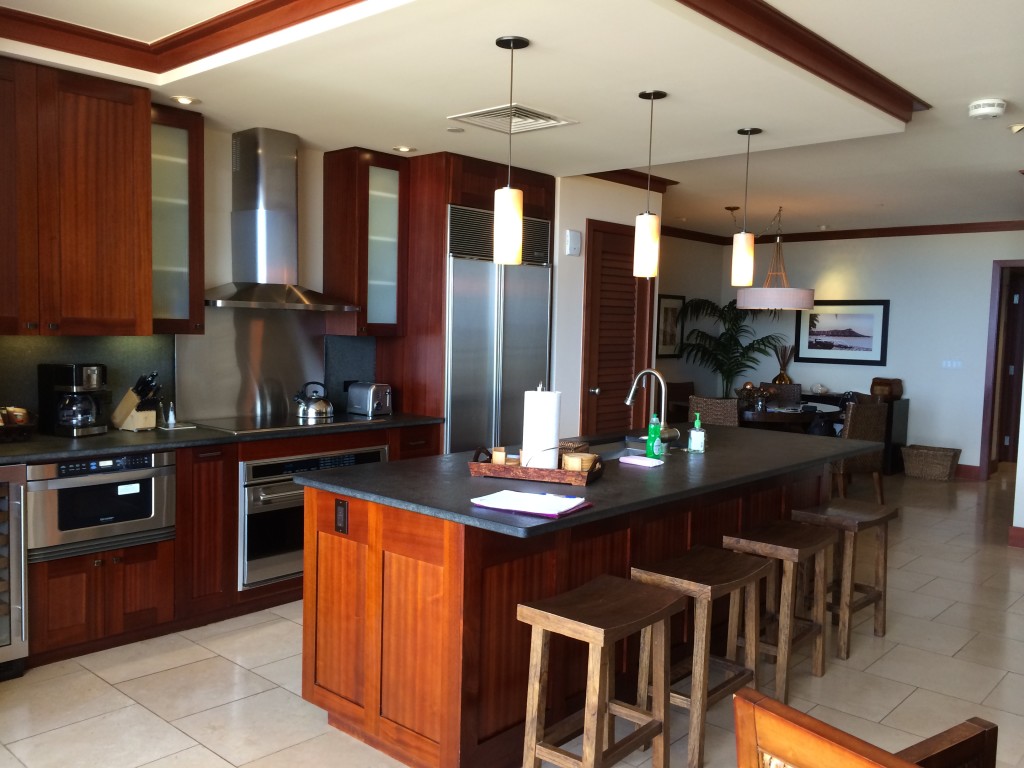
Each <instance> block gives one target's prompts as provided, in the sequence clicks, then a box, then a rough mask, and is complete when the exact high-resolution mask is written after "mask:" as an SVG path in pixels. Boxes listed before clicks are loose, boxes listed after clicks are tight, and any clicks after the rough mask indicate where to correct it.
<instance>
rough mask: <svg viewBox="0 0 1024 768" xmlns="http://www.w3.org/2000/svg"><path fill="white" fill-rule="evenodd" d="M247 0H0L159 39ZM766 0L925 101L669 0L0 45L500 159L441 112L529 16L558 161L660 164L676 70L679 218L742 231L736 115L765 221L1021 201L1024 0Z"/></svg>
mask: <svg viewBox="0 0 1024 768" xmlns="http://www.w3.org/2000/svg"><path fill="white" fill-rule="evenodd" d="M243 4H244V3H242V2H238V1H237V0H175V2H171V3H168V2H166V0H90V1H89V2H88V3H68V2H67V0H0V5H2V6H4V7H7V8H12V9H15V10H22V11H25V12H28V13H33V14H37V15H41V16H45V17H51V18H57V19H61V20H64V21H68V22H71V23H74V24H78V25H81V26H84V27H89V28H93V29H98V30H102V31H104V32H109V33H112V34H117V35H121V36H124V37H128V38H131V39H135V40H140V41H143V42H146V43H152V42H154V41H157V40H160V39H162V38H164V37H166V36H168V35H170V34H173V33H175V32H177V31H180V30H182V29H185V28H188V27H190V26H192V25H194V24H197V23H199V22H201V21H204V20H206V19H208V18H211V17H213V16H215V15H217V14H219V13H223V12H224V11H226V10H230V9H231V8H233V7H237V6H240V5H243ZM771 4H772V5H774V6H775V7H776V8H778V9H779V10H780V11H782V12H783V13H785V14H787V15H789V16H790V17H792V18H793V19H795V20H796V21H798V22H799V23H801V24H803V25H804V26H806V27H808V28H810V29H811V30H812V31H814V32H816V33H817V34H819V35H821V36H822V37H824V38H826V39H827V40H829V41H831V42H832V43H834V44H835V45H837V46H838V47H839V48H841V49H843V50H844V51H846V52H847V53H848V54H850V55H851V56H853V57H854V58H856V59H859V60H860V61H862V62H863V63H865V64H867V65H868V66H870V67H871V68H873V69H875V70H877V71H878V72H880V73H882V74H883V75H885V76H886V77H888V78H889V79H890V80H892V81H893V82H895V83H896V84H898V85H900V86H901V87H903V88H905V89H906V90H908V91H910V92H911V93H913V94H914V95H915V96H917V97H918V98H920V99H921V100H923V101H925V102H927V103H929V104H931V105H932V109H931V110H929V111H925V112H918V113H915V115H914V117H913V120H912V121H911V122H910V123H909V124H907V125H904V124H903V123H902V122H900V121H898V120H896V119H894V118H892V117H890V116H888V115H886V114H883V113H882V112H880V111H878V110H876V109H874V108H873V107H870V106H868V105H867V104H865V103H864V102H861V101H859V100H858V99H856V98H854V97H852V96H850V95H848V94H846V93H845V92H843V91H840V90H838V89H836V88H834V87H833V86H830V85H828V84H826V83H824V82H823V81H821V80H818V79H817V78H815V77H813V76H811V75H809V74H808V73H806V72H805V71H803V70H802V69H799V68H797V67H796V66H794V65H792V64H790V63H788V62H786V61H784V60H782V59H780V58H778V57H776V56H774V55H773V54H771V53H769V52H767V51H765V50H763V49H761V48H760V47H759V46H757V45H754V44H753V43H750V42H749V41H747V40H745V39H742V38H740V37H738V36H736V35H734V34H732V33H731V32H729V31H728V30H726V29H724V28H722V27H720V26H718V25H717V24H715V23H713V22H711V21H708V20H707V19H705V18H704V17H702V16H700V15H699V14H696V13H694V12H693V11H690V10H689V9H687V8H685V7H683V6H682V5H680V4H679V3H677V2H675V0H556V1H554V2H553V1H552V0H366V2H363V3H360V4H357V5H355V6H351V7H350V8H349V9H346V10H344V11H342V12H340V13H336V14H334V15H333V16H331V17H325V18H321V19H319V20H317V21H316V22H314V23H311V24H310V25H308V27H307V29H306V30H305V31H306V32H307V33H308V36H307V37H305V38H304V39H302V40H299V41H294V42H283V43H282V44H280V45H279V46H278V47H276V48H274V49H272V50H268V51H265V52H255V53H254V52H252V51H240V52H239V55H242V54H244V55H245V56H244V57H243V58H238V60H231V58H233V57H217V58H215V59H213V60H210V61H206V62H197V63H196V65H193V66H191V67H186V68H183V69H182V70H178V71H172V72H169V73H164V74H162V75H154V74H152V73H146V72H141V71H137V70H127V69H125V68H123V67H116V66H113V65H110V64H106V63H103V62H99V61H91V60H86V59H82V58H80V57H74V56H70V55H68V54H63V53H60V52H58V51H49V50H45V49H41V48H37V47H33V46H27V45H24V44H20V43H17V42H14V41H10V40H4V39H0V53H6V54H8V55H14V56H19V57H23V58H29V59H32V60H36V61H40V62H44V63H51V64H55V65H57V66H62V67H68V68H75V69H81V70H84V71H92V72H96V73H98V74H101V75H103V76H107V77H115V78H118V79H124V80H129V81H133V82H138V83H141V84H144V85H146V86H147V87H149V88H151V89H152V90H153V92H154V100H156V101H163V102H167V101H168V99H169V97H170V96H171V95H175V94H181V93H185V94H188V95H190V96H194V97H197V98H199V99H201V100H202V103H201V104H200V105H198V106H197V107H196V109H198V110H199V111H201V112H203V114H204V115H205V116H206V117H207V119H208V120H210V121H211V122H212V123H213V124H214V125H216V126H218V127H222V128H224V129H226V130H239V129H244V128H250V127H253V126H265V127H270V128H276V129H279V130H285V131H291V132H294V133H297V134H299V135H300V136H301V137H302V139H303V141H304V142H305V143H306V144H307V145H309V146H312V147H315V148H318V149H336V148H340V147H346V146H352V145H360V146H366V147H369V148H373V149H379V150H385V151H390V150H391V148H392V147H394V146H396V145H400V144H405V145H410V146H413V147H416V148H417V150H418V152H420V153H425V152H436V151H442V150H447V151H452V152H458V153H462V154H467V155H472V156H475V157H482V158H486V159H491V160H495V161H499V162H505V161H506V160H507V151H508V142H507V138H506V137H504V136H502V134H500V133H496V132H494V131H489V130H486V129H483V128H478V127H474V126H466V127H465V131H464V132H463V133H451V132H449V131H448V130H447V129H448V128H451V127H454V126H456V125H458V124H456V123H454V122H452V121H450V120H448V119H447V117H448V116H449V115H454V114H457V113H461V112H467V111H472V110H478V109H484V108H489V107H496V106H500V105H502V104H505V103H507V100H508V88H509V54H508V52H506V51H503V50H501V49H499V48H497V47H496V46H495V45H494V40H495V38H497V37H499V36H502V35H522V36H524V37H527V38H529V39H530V40H531V45H530V47H529V48H527V49H526V50H523V51H519V52H517V53H516V54H515V89H514V90H515V93H514V98H515V101H516V102H518V103H520V104H523V105H525V106H529V107H532V108H535V109H539V110H541V111H545V112H549V113H552V114H554V115H556V116H558V117H562V118H568V119H570V120H573V121H576V123H575V124H573V125H569V126H565V127H559V128H552V129H546V130H541V131H534V132H530V133H523V134H516V135H515V136H514V138H513V162H514V163H515V164H516V165H520V166H523V167H527V168H533V169H536V170H540V171H544V172H547V173H552V174H554V175H556V176H568V175H576V174H582V173H590V172H596V171H605V170H613V169H618V168H637V169H641V170H645V169H646V163H647V151H648V147H647V141H648V118H649V114H650V113H649V109H650V104H649V102H647V101H642V100H640V99H639V98H637V94H638V92H639V91H642V90H648V89H661V90H665V91H667V92H668V94H669V96H668V98H667V99H664V100H662V101H658V102H656V104H655V109H654V142H653V162H654V165H655V167H654V170H653V172H654V174H655V175H658V176H664V177H667V178H670V179H673V180H676V181H678V182H679V184H678V185H676V186H674V187H672V188H671V190H670V191H669V192H668V194H667V195H666V196H665V200H664V220H665V223H666V224H669V225H673V226H677V227H684V228H688V229H695V230H698V231H702V232H708V233H713V234H718V235H728V234H730V233H731V232H732V231H733V225H732V220H731V218H730V216H729V214H728V213H727V212H726V211H725V210H724V207H725V206H726V205H742V204H743V174H744V158H743V152H744V150H745V148H746V139H745V138H744V137H742V136H738V135H737V134H736V130H737V129H738V128H741V127H746V126H758V127H761V128H763V129H764V133H763V134H762V135H760V136H756V137H754V138H753V139H752V143H751V148H752V152H753V154H752V156H751V161H750V195H749V204H748V211H749V214H748V215H749V223H750V228H751V229H752V230H755V231H760V230H761V229H762V228H763V227H765V226H766V225H767V223H768V221H769V220H770V219H771V218H772V216H773V215H774V213H775V210H776V209H777V208H778V207H779V206H780V205H781V206H783V207H784V209H785V212H784V222H783V223H784V226H785V229H786V231H789V232H803V231H812V230H818V229H820V228H821V227H827V228H828V229H851V228H870V227H886V226H912V225H925V224H952V223H962V222H985V221H1002V220H1010V219H1024V176H1022V175H1021V174H1020V173H1018V170H1019V169H1022V168H1024V132H1022V133H1021V134H1017V135H1013V134H1011V132H1010V131H1009V130H1008V128H1009V126H1010V124H1012V123H1017V122H1024V42H1022V41H1021V40H1020V34H1019V33H1020V30H1021V29H1024V5H1022V4H1021V3H1020V2H1019V0H984V2H981V3H964V2H962V0H901V2H899V3H893V2H891V0H858V2H857V3H855V4H842V5H840V4H836V3H832V2H815V3H810V2H807V0H774V2H772V3H771ZM385 5H390V6H392V7H391V9H390V10H383V11H381V12H380V13H376V14H375V15H369V16H368V17H366V18H362V19H351V18H350V17H351V16H352V15H353V12H357V13H363V14H364V15H365V13H366V12H367V11H369V10H375V7H376V6H385ZM346 20H347V21H348V23H343V22H345V21H346ZM332 24H333V25H335V26H334V27H333V28H328V27H331V26H332ZM298 31H302V30H298ZM0 36H2V31H0ZM989 96H996V97H1000V98H1003V99H1005V100H1006V101H1007V102H1008V108H1007V113H1006V115H1005V116H1004V117H1002V118H1000V119H995V120H984V121H981V120H972V119H969V118H968V117H967V105H968V104H969V103H970V102H971V101H974V100H975V99H978V98H983V97H989ZM739 215H740V216H742V211H740V212H739Z"/></svg>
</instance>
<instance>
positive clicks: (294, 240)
mask: <svg viewBox="0 0 1024 768" xmlns="http://www.w3.org/2000/svg"><path fill="white" fill-rule="evenodd" d="M298 158H299V137H298V136H296V135H295V134H293V133H285V132H284V131H275V130H272V129H270V128H250V129H248V130H246V131H239V132H238V133H234V134H232V136H231V202H232V205H231V279H232V281H233V282H230V283H227V284H225V285H220V286H217V287H216V288H211V289H210V290H208V291H207V292H206V304H207V305H209V306H213V307H244V308H250V309H305V310H314V311H320V312H358V311H359V307H355V306H352V305H351V304H350V303H349V302H347V301H343V300H340V299H335V298H332V297H329V296H324V295H323V294H321V293H318V292H316V291H313V290H310V289H308V288H303V287H302V286H301V285H297V283H298V279H299V226H298Z"/></svg>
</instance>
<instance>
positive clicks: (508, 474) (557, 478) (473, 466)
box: [469, 461, 604, 485]
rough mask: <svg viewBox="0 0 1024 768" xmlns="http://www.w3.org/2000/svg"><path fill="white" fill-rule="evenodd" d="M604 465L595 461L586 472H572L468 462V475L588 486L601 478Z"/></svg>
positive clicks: (486, 462) (485, 462)
mask: <svg viewBox="0 0 1024 768" xmlns="http://www.w3.org/2000/svg"><path fill="white" fill-rule="evenodd" d="M603 471H604V465H603V464H601V462H600V461H595V462H594V465H593V466H592V467H591V468H590V470H589V471H588V472H573V471H571V470H568V469H532V468H530V467H522V466H508V465H506V464H491V463H490V462H488V461H471V462H469V474H471V475H472V476H473V477H504V478H508V479H509V480H536V481H537V482H540V483H566V484H568V485H589V484H590V483H592V482H594V481H595V480H597V478H599V477H600V476H601V473H602V472H603Z"/></svg>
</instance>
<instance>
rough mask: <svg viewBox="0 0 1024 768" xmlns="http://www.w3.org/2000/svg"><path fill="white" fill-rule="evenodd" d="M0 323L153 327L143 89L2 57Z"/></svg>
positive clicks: (14, 328)
mask: <svg viewBox="0 0 1024 768" xmlns="http://www.w3.org/2000/svg"><path fill="white" fill-rule="evenodd" d="M0 136H2V138H3V141H2V144H3V149H0V168H2V170H3V173H0V203H2V205H0V208H2V209H3V213H2V214H0V216H3V217H4V220H3V224H4V226H3V228H2V234H0V266H2V267H3V270H4V280H3V282H4V283H5V284H6V285H5V286H4V287H3V288H2V289H0V290H2V291H3V294H2V295H3V296H4V297H5V298H10V299H11V301H4V303H3V309H2V310H0V312H2V313H3V315H4V316H3V317H2V318H0V331H3V332H4V333H18V334H29V335H32V334H38V335H103V336H111V335H146V334H149V333H151V332H152V263H151V252H152V247H151V244H152V234H151V228H150V218H151V217H150V194H151V193H150V124H149V92H148V91H147V90H145V89H144V88H139V87H136V86H132V85H126V84H124V83H116V82H113V81H108V80H103V79H100V78H95V77H89V76H86V75H80V74H77V73H74V72H66V71H63V70H57V69H52V68H50V67H41V66H36V65H32V64H28V63H25V62H15V61H11V60H9V59H0Z"/></svg>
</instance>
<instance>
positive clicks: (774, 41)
mask: <svg viewBox="0 0 1024 768" xmlns="http://www.w3.org/2000/svg"><path fill="white" fill-rule="evenodd" d="M676 1H677V2H678V3H680V4H681V5H684V6H686V7H687V8H689V9H691V10H693V11H696V12H697V13H699V14H701V15H703V16H706V17H707V18H709V19H711V20H712V21H714V22H716V23H718V24H721V25H722V26H723V27H725V28H726V29H729V30H731V31H733V32H735V33H736V34H738V35H740V36H741V37H745V38H747V39H748V40H750V41H752V42H754V43H757V44H758V45H760V46H761V47H762V48H764V49H765V50H768V51H771V52H772V53H774V54H776V55H777V56H780V57H782V58H783V59H786V60H787V61H789V62H791V63H793V64H795V65H797V66H798V67H800V68H801V69H804V70H806V71H808V72H810V73H811V74H812V75H814V76H816V77H820V78H821V79H822V80H824V81H825V82H828V83H831V84H832V85H834V86H836V87H837V88H839V89H841V90H844V91H846V92H847V93H849V94H851V95H852V96H855V97H857V98H858V99H861V100H862V101H865V102H867V103H868V104H870V105H871V106H873V107H876V108H877V109H880V110H881V111H883V112H885V113H886V114H888V115H891V116H892V117H895V118H896V119H897V120H902V121H903V122H904V123H909V122H910V118H911V117H912V116H913V113H914V112H917V111H921V110H925V109H931V105H930V104H927V103H926V102H924V101H923V100H921V99H919V98H917V97H916V96H914V94H912V93H910V92H909V91H906V90H904V89H903V88H901V87H900V86H898V85H896V83H894V82H892V81H891V80H889V79H888V78H886V77H884V76H882V75H881V74H879V73H878V72H876V71H875V70H873V69H871V68H870V67H868V66H867V65H866V64H864V63H862V62H860V61H858V60H857V59H855V58H853V57H852V56H850V55H849V54H848V53H845V52H844V51H842V50H840V49H839V48H837V47H836V46H835V45H833V44H832V43H830V42H829V41H828V40H826V39H825V38H823V37H821V36H820V35H817V34H815V33H814V32H812V31H811V30H809V29H807V27H805V26H803V25H801V24H798V23H797V22H795V21H794V20H793V19H791V18H789V17H788V16H786V15H784V14H783V13H781V12H779V11H777V10H776V9H775V8H772V7H771V6H770V5H768V3H766V2H763V0H676Z"/></svg>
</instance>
